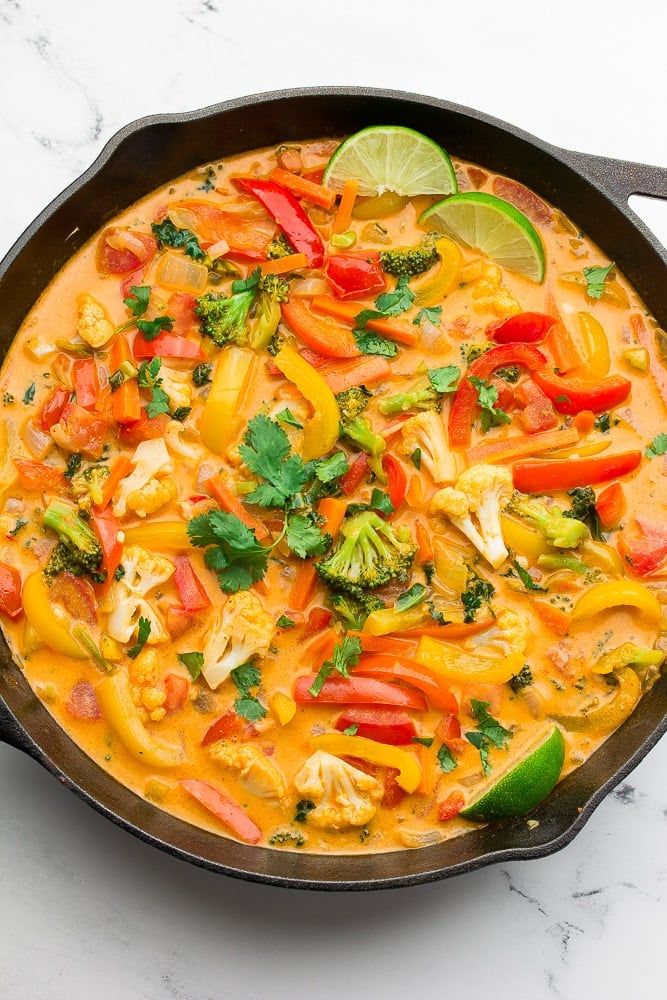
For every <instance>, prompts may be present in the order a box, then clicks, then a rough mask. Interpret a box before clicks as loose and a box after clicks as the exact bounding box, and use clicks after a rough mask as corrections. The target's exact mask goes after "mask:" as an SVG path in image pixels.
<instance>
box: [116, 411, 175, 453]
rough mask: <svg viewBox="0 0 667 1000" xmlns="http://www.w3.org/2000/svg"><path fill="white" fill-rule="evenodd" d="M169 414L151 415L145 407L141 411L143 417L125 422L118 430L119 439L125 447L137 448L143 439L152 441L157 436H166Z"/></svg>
mask: <svg viewBox="0 0 667 1000" xmlns="http://www.w3.org/2000/svg"><path fill="white" fill-rule="evenodd" d="M168 423H169V416H168V415H167V414H166V413H160V414H159V415H158V416H157V417H149V416H148V414H147V413H146V409H145V407H144V408H143V409H142V411H141V418H140V419H139V420H134V421H132V423H131V424H123V426H122V427H120V428H119V430H118V440H119V441H120V443H121V444H122V445H123V446H125V447H132V448H136V446H137V445H138V444H140V442H141V441H152V440H154V439H155V438H161V437H164V432H165V430H166V427H167V424H168Z"/></svg>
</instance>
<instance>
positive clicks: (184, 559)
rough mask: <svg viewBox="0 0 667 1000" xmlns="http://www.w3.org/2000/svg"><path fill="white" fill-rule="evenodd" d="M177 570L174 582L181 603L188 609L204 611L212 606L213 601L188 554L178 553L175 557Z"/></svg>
mask: <svg viewBox="0 0 667 1000" xmlns="http://www.w3.org/2000/svg"><path fill="white" fill-rule="evenodd" d="M174 563H175V565H176V570H175V572H174V583H175V585H176V590H177V591H178V596H179V597H180V599H181V604H182V605H183V607H184V608H185V610H186V611H190V612H194V611H203V610H204V608H208V607H210V606H211V601H210V598H209V596H208V594H207V593H206V590H205V589H204V585H203V584H202V582H201V580H200V579H199V578H198V577H197V576H196V574H195V571H194V569H193V568H192V563H191V562H190V560H189V558H188V556H186V555H177V556H176V558H175V559H174Z"/></svg>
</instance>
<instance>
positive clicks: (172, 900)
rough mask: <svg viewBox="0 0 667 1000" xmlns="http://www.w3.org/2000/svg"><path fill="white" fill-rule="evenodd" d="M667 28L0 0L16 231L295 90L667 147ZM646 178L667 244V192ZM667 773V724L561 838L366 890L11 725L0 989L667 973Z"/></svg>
mask: <svg viewBox="0 0 667 1000" xmlns="http://www.w3.org/2000/svg"><path fill="white" fill-rule="evenodd" d="M547 8H548V9H547ZM665 29H667V16H666V14H665V7H664V5H662V4H655V3H654V2H652V0H635V2H634V3H633V4H632V5H628V4H626V3H621V2H619V0H607V2H606V3H605V4H599V5H594V4H583V3H581V2H578V3H572V2H569V0H564V2H560V3H558V4H549V5H544V4H540V3H535V2H534V0H533V2H523V0H505V2H500V0H496V2H493V3H489V2H487V0H473V2H471V3H469V4H456V5H454V4H452V3H440V4H437V3H436V2H433V0H431V2H430V3H428V4H426V3H423V2H420V0H413V2H412V3H410V4H404V3H402V2H400V3H399V2H394V0H384V3H364V2H361V3H356V4H354V5H352V4H350V3H348V2H347V0H338V3H337V4H335V3H334V4H332V3H327V4H318V3H317V2H316V0H297V2H294V0H287V2H283V3H282V4H277V3H269V2H265V0H255V2H254V3H246V4H244V3H242V2H241V0H235V2H231V0H180V3H179V4H169V3H167V2H164V0H163V2H159V3H158V2H155V0H149V2H143V3H140V2H137V0H134V2H130V0H115V2H114V3H112V4H106V3H105V4H100V3H87V4H83V3H79V2H77V0H36V2H29V0H0V149H1V150H2V156H1V157H0V252H1V253H4V252H5V251H6V250H7V249H8V248H9V247H10V245H11V244H12V242H13V241H14V240H15V239H16V238H17V237H18V236H19V234H20V233H21V231H22V230H23V228H24V227H25V226H26V225H27V224H28V223H29V222H30V221H31V220H32V218H33V217H34V216H35V215H36V214H37V213H38V212H39V211H40V210H41V208H42V207H43V206H44V205H45V204H46V203H47V202H48V201H49V200H50V199H51V198H52V197H53V196H55V195H56V194H57V193H58V192H59V191H60V190H61V189H62V188H64V187H65V186H66V185H67V184H68V183H69V182H70V181H71V180H73V179H74V178H75V177H76V176H77V175H78V174H79V173H80V172H81V171H82V170H83V169H85V167H87V166H88V165H89V163H90V162H91V161H92V160H93V159H94V157H95V156H96V155H97V154H98V153H99V151H100V150H101V148H102V146H103V144H104V142H105V141H106V140H107V139H108V138H109V137H110V136H111V135H112V134H113V133H114V132H115V131H116V130H117V129H118V128H119V127H121V126H122V125H124V124H126V123H127V122H129V121H131V120H134V119H136V118H139V117H141V116H143V115H147V114H151V113H154V112H169V111H186V110H191V109H194V108H198V107H203V106H205V105H208V104H211V103H214V102H217V101H220V100H224V99H227V98H232V97H238V96H242V95H243V94H249V93H257V92H260V91H265V90H272V89H276V88H281V87H295V86H301V85H316V84H335V85H345V84H350V85H352V84H364V85H370V86H378V87H391V88H397V89H402V90H407V91H413V92H418V93H424V94H430V95H433V96H436V97H440V98H444V99H447V100H450V101H454V102H456V103H460V104H463V105H467V106H470V107H476V108H479V109H480V110H483V111H485V112H487V113H489V114H492V115H495V116H497V117H499V118H501V119H504V120H506V121H510V122H513V123H514V124H517V125H519V126H521V127H523V128H524V129H526V130H527V131H529V132H532V133H533V134H535V135H538V136H540V137H541V138H544V139H546V140H548V141H550V142H552V143H555V144H558V145H561V146H565V147H570V148H573V149H580V150H583V151H587V152H591V153H598V154H605V155H610V156H617V157H623V158H626V159H634V160H643V161H645V162H653V163H657V164H661V165H665V164H667V133H666V132H665V128H664V121H665V115H664V102H665V97H666V96H667V94H666V87H665V76H664V38H665ZM361 42H364V45H363V47H362V46H361V45H360V43H361ZM635 201H636V204H635V205H634V207H635V208H636V210H637V211H638V213H639V214H640V215H641V216H642V218H644V220H645V221H646V222H647V224H648V225H649V226H651V227H652V229H653V230H654V232H655V233H656V234H657V235H658V236H659V237H660V238H661V239H662V241H663V242H665V241H667V204H666V203H660V202H657V201H650V200H648V199H636V200H635ZM666 772H667V742H666V741H663V742H662V743H661V744H660V745H659V746H658V747H656V748H655V749H654V750H653V752H652V753H651V754H649V756H648V757H647V758H646V759H645V760H644V761H643V763H642V764H641V765H640V766H639V767H638V768H637V769H636V770H635V771H634V772H633V773H632V774H631V775H630V776H629V777H628V779H627V780H626V781H625V782H624V783H623V784H622V785H621V786H619V787H618V788H617V789H616V791H615V792H614V793H613V794H612V795H611V796H610V797H609V798H608V800H607V801H606V802H605V803H604V804H603V805H602V806H601V807H600V808H599V809H598V810H597V811H596V812H595V814H594V815H593V817H592V818H591V820H590V821H589V823H588V824H587V826H586V827H585V828H584V829H583V831H582V832H581V834H580V835H579V836H578V837H577V839H576V840H575V841H574V843H572V844H571V845H570V846H569V847H568V848H566V849H565V850H563V851H561V852H560V853H558V854H556V855H553V856H551V857H549V858H545V859H542V860H540V861H536V862H529V863H528V862H517V863H512V864H507V865H503V866H499V867H494V868H488V869H485V870H483V871H480V872H477V873H474V874H472V875H469V876H465V877H460V878H457V879H455V880H451V881H448V882H441V883H436V884H431V885H427V886H421V887H416V888H413V889H409V890H390V891H384V892H373V893H365V894H356V895H354V896H352V895H350V894H329V893H315V894H308V893H304V892H295V891H290V890H282V889H275V888H270V887H266V886H259V885H254V884H248V883H244V882H237V881H234V880H232V879H226V878H223V877H220V876H214V875H212V874H210V873H208V872H205V871H202V870H199V869H195V868H193V867H191V866H189V865H186V864H183V863H182V862H178V861H175V860H173V859H172V858H170V857H168V856H166V855H163V854H161V853H159V852H158V851H156V850H154V849H151V848H148V847H146V846H145V845H143V844H142V843H140V842H139V841H136V840H135V839H134V838H132V837H130V836H129V835H128V834H126V833H125V832H124V831H122V830H119V829H117V828H116V827H114V826H113V825H112V824H110V823H109V822H108V821H106V820H104V819H103V818H101V817H100V816H98V815H97V814H96V813H94V812H93V811H92V810H90V809H89V808H88V807H87V806H85V805H83V804H82V803H81V802H79V800H78V799H76V798H75V797H74V796H73V795H72V794H70V793H69V792H68V791H66V790H63V789H62V788H61V787H60V786H59V785H58V784H57V783H56V782H55V781H54V780H53V779H52V778H51V777H50V776H48V775H47V774H46V773H45V772H43V771H42V770H41V769H40V768H39V767H38V766H37V765H36V764H34V763H33V762H31V761H29V760H28V759H26V758H25V757H23V756H22V755H21V754H19V753H18V752H17V751H15V750H13V749H11V748H9V747H6V746H4V745H0V885H1V886H2V890H1V892H0V900H1V903H0V998H3V1000H4V998H7V1000H9V998H11V1000H78V998H86V1000H87V998H88V997H90V996H91V995H92V996H94V997H95V998H96V1000H118V998H125V997H128V998H138V1000H209V998H214V997H215V998H229V1000H232V998H233V1000H257V998H262V1000H263V998H271V1000H273V998H288V997H289V998H293V997H297V996H304V995H314V996H317V997H318V998H320V1000H328V998H333V997H338V996H346V997H348V998H357V997H359V998H361V997H379V996H383V997H385V998H386V1000H394V998H398V997H401V998H402V997H404V996H406V995H408V996H410V995H416V994H418V993H424V992H427V993H428V994H429V995H438V996H444V995H446V996H448V997H455V996H457V995H462V994H463V991H464V990H465V991H466V992H467V991H470V994H471V995H475V996H482V995H484V996H491V995H493V996H495V997H498V998H505V997H507V998H509V997H512V998H514V997H518V998H524V997H526V998H531V1000H542V998H545V1000H548V998H559V1000H561V998H562V1000H579V998H582V1000H583V998H589V997H604V998H605V1000H615V998H621V997H622V998H624V1000H625V998H627V997H634V998H644V997H648V996H649V995H650V994H651V993H652V992H653V991H655V992H654V995H655V996H660V995H664V972H663V970H664V951H663V948H664V931H665V927H666V919H665V917H666V912H667V911H666V903H667V838H666V836H665V834H666V832H667V791H666V785H665V777H664V776H665V773H666Z"/></svg>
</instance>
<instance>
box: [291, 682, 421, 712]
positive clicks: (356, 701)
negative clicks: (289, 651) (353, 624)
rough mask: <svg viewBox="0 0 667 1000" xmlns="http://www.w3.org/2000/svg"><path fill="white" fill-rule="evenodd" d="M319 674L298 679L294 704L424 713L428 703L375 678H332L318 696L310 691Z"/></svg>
mask: <svg viewBox="0 0 667 1000" xmlns="http://www.w3.org/2000/svg"><path fill="white" fill-rule="evenodd" d="M315 677H316V674H307V675H306V676H305V677H299V678H297V682H296V685H295V688H294V700H295V701H297V702H298V703H299V704H300V705H310V704H317V703H318V702H319V704H321V705H387V706H396V707H398V708H414V709H416V710H417V711H424V709H425V708H426V699H425V698H424V696H423V695H422V694H421V693H420V692H419V691H411V690H409V688H402V687H399V685H398V684H390V683H387V682H385V681H381V680H377V679H376V678H375V677H328V678H327V679H326V680H325V682H324V684H323V685H322V689H321V691H320V693H319V694H318V695H317V696H314V695H312V694H311V693H310V691H309V688H310V687H311V686H312V684H313V682H314V681H315Z"/></svg>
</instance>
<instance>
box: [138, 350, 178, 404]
mask: <svg viewBox="0 0 667 1000" xmlns="http://www.w3.org/2000/svg"><path fill="white" fill-rule="evenodd" d="M161 367H162V358H152V359H151V360H150V361H143V362H142V363H141V365H140V367H139V372H138V375H137V382H138V383H139V385H140V387H141V388H142V389H150V391H151V398H150V401H149V402H148V404H147V406H146V413H147V415H148V416H149V417H151V418H152V417H157V416H159V415H160V414H161V413H169V406H170V403H169V396H168V395H167V393H166V392H165V391H164V389H163V388H162V379H161V378H160V375H159V372H160V368H161Z"/></svg>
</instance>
